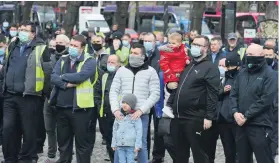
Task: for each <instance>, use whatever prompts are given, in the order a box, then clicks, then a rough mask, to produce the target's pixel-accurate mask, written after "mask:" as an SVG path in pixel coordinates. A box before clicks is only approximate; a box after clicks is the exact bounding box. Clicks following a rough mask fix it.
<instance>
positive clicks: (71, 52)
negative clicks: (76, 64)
mask: <svg viewBox="0 0 279 163" xmlns="http://www.w3.org/2000/svg"><path fill="white" fill-rule="evenodd" d="M68 51H69V55H70V56H71V57H73V58H76V57H77V56H78V55H79V53H78V49H77V48H73V47H69V50H68Z"/></svg>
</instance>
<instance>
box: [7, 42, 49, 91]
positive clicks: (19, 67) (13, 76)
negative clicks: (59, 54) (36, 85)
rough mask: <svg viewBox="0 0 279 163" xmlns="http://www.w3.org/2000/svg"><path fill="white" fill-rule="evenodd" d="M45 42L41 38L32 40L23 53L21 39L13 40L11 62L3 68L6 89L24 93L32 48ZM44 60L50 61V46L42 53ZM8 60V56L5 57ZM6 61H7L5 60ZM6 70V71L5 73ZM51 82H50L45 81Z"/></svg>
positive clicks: (10, 54)
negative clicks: (26, 70) (26, 71)
mask: <svg viewBox="0 0 279 163" xmlns="http://www.w3.org/2000/svg"><path fill="white" fill-rule="evenodd" d="M41 44H45V42H44V41H43V40H42V39H40V38H35V39H34V40H32V41H31V42H30V43H29V44H28V45H27V46H26V47H25V48H24V50H23V52H22V54H21V53H20V49H21V46H20V41H19V39H16V40H15V41H13V42H12V43H11V44H10V45H9V47H8V49H9V63H4V64H6V66H5V68H6V69H3V74H5V76H4V78H5V79H4V80H5V82H4V88H5V90H7V91H9V92H11V93H20V94H21V93H23V91H24V81H25V69H26V66H28V65H27V59H28V57H29V55H30V54H31V52H32V50H33V49H34V48H35V47H36V46H37V45H41ZM42 59H43V62H50V54H49V52H48V48H45V50H44V52H43V54H42ZM5 60H6V58H5ZM5 62H6V61H5ZM4 72H5V73H4ZM45 84H49V83H45Z"/></svg>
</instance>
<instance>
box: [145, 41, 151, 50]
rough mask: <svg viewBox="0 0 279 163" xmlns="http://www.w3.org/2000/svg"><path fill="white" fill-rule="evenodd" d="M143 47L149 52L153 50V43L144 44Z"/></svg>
mask: <svg viewBox="0 0 279 163" xmlns="http://www.w3.org/2000/svg"><path fill="white" fill-rule="evenodd" d="M143 46H144V48H145V50H146V51H151V50H153V43H152V42H144V43H143Z"/></svg>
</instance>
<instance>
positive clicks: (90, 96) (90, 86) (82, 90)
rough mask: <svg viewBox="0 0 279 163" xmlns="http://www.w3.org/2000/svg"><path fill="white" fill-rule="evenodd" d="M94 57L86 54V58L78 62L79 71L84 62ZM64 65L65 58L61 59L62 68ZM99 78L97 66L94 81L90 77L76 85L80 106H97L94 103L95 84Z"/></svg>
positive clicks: (77, 102)
mask: <svg viewBox="0 0 279 163" xmlns="http://www.w3.org/2000/svg"><path fill="white" fill-rule="evenodd" d="M90 58H92V57H91V56H90V55H89V54H88V53H85V54H84V60H83V61H82V62H80V63H79V64H78V67H77V72H80V71H81V69H82V66H83V65H84V63H85V62H86V61H87V60H88V59H90ZM63 66H64V60H62V61H61V70H62V69H63ZM97 79H98V68H97V66H96V72H95V77H94V81H93V83H92V82H91V80H90V78H88V79H87V80H85V81H84V82H82V83H81V84H79V85H77V86H76V100H77V101H76V104H77V106H78V107H79V108H82V109H84V108H92V107H94V106H95V103H94V85H95V84H96V82H97Z"/></svg>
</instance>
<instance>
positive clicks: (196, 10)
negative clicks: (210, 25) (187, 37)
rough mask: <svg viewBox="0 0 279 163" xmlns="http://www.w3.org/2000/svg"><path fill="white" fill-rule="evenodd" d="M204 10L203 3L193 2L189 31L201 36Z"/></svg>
mask: <svg viewBox="0 0 279 163" xmlns="http://www.w3.org/2000/svg"><path fill="white" fill-rule="evenodd" d="M204 9H205V2H203V1H195V2H193V9H192V13H191V30H193V29H195V30H197V31H198V33H199V34H201V29H202V28H201V27H202V18H203V12H204Z"/></svg>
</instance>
